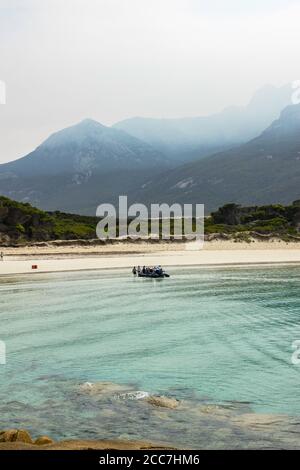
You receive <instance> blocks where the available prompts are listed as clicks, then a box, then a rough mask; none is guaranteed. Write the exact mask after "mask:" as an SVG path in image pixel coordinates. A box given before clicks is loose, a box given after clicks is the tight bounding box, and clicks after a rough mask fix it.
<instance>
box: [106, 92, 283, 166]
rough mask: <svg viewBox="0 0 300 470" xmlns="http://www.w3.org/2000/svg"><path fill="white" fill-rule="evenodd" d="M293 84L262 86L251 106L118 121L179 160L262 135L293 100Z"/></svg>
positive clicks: (171, 157)
mask: <svg viewBox="0 0 300 470" xmlns="http://www.w3.org/2000/svg"><path fill="white" fill-rule="evenodd" d="M291 93H292V92H291V85H285V86H283V87H280V88H276V87H274V86H272V85H266V86H264V87H262V88H261V89H259V90H258V91H257V92H256V93H255V94H254V96H253V97H252V99H251V100H250V102H249V104H248V105H247V106H232V107H229V108H226V109H224V110H223V111H221V112H220V113H217V114H213V115H211V116H202V117H190V118H184V119H148V118H140V117H136V118H131V119H127V120H124V121H121V122H118V123H117V124H115V125H114V127H115V128H117V129H122V130H123V131H125V132H127V133H128V134H130V135H132V136H134V137H136V138H138V139H141V140H143V141H144V142H147V143H148V144H149V145H151V146H152V147H153V148H155V149H156V150H158V151H159V152H161V153H163V154H164V155H165V156H166V157H168V158H169V159H171V160H172V161H173V162H174V163H175V164H180V163H186V162H188V161H192V160H198V159H199V158H202V157H205V156H208V155H211V154H213V153H216V152H219V151H222V150H225V149H228V148H231V147H234V146H235V145H239V144H241V143H245V142H247V141H249V140H251V139H253V138H254V137H256V136H258V135H259V134H260V133H261V132H263V131H264V130H265V129H266V127H268V126H269V125H270V124H271V123H272V121H274V120H275V119H277V118H278V117H279V114H280V112H281V111H282V110H283V109H284V108H285V107H286V106H288V105H289V104H290V103H291Z"/></svg>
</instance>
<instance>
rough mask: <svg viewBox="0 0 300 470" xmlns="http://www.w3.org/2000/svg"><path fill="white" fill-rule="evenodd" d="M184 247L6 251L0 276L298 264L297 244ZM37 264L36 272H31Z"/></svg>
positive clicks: (22, 249) (299, 259) (125, 246)
mask: <svg viewBox="0 0 300 470" xmlns="http://www.w3.org/2000/svg"><path fill="white" fill-rule="evenodd" d="M184 247H185V245H181V244H176V245H172V244H168V245H160V246H155V245H147V244H145V243H144V244H142V245H135V244H130V245H127V244H124V243H123V244H120V245H119V244H118V245H114V246H109V247H108V246H106V247H91V248H84V247H51V248H47V247H43V248H36V247H32V248H18V249H6V250H5V251H4V250H3V251H4V254H5V256H4V261H3V262H1V261H0V275H9V274H23V273H45V272H55V271H76V270H90V269H108V268H131V267H132V266H138V265H140V266H143V265H150V266H152V265H157V264H161V265H162V266H164V267H172V266H222V265H228V266H230V265H251V264H252V265H259V264H294V263H299V264H300V244H297V243H289V244H287V243H285V242H279V241H274V242H256V243H251V244H247V243H233V242H226V241H225V242H209V243H206V244H205V247H204V249H203V250H198V251H189V250H185V249H184ZM32 265H37V266H38V269H37V270H32Z"/></svg>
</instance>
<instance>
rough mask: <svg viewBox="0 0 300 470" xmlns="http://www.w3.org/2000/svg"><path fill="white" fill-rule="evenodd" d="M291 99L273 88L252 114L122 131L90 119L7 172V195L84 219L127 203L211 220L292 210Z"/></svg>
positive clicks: (298, 110) (1, 189)
mask: <svg viewBox="0 0 300 470" xmlns="http://www.w3.org/2000/svg"><path fill="white" fill-rule="evenodd" d="M290 95H291V88H290V87H288V86H286V87H282V88H278V89H277V88H275V87H270V86H267V87H264V88H263V89H261V90H259V91H258V92H257V93H256V94H255V96H254V97H253V99H252V100H251V102H250V103H249V105H248V106H246V107H244V108H237V107H236V108H229V109H226V110H224V111H223V112H221V113H219V114H215V115H213V116H208V117H199V118H186V119H175V120H174V119H172V120H155V119H153V120H149V119H142V118H135V119H131V120H127V121H123V122H120V123H117V124H116V125H114V126H113V127H106V126H103V125H102V124H100V123H98V122H96V121H94V120H91V119H86V120H84V121H82V122H80V123H79V124H76V125H74V126H71V127H69V128H67V129H63V130H61V131H59V132H56V133H55V134H53V135H51V136H50V137H49V138H48V139H47V140H46V141H45V142H43V143H42V144H41V145H40V146H39V147H37V148H36V149H35V150H34V151H33V152H31V153H30V154H28V155H26V156H25V157H23V158H20V159H18V160H15V161H13V162H9V163H5V164H2V165H0V194H2V195H5V196H7V197H10V198H12V199H15V200H18V201H22V202H30V203H32V204H34V205H36V206H38V207H40V208H42V209H45V210H50V211H51V210H52V211H53V210H62V211H68V212H75V213H81V214H95V211H96V207H97V206H98V204H100V203H103V202H109V203H114V204H115V203H117V200H118V196H119V195H122V194H126V195H128V197H129V201H130V202H144V203H147V204H150V203H151V202H180V203H183V202H193V203H195V202H197V203H204V204H205V206H206V211H211V210H214V209H216V208H217V207H219V206H221V205H223V204H224V203H227V202H237V203H242V204H264V203H272V202H282V203H286V204H288V203H290V202H291V201H293V200H295V199H298V198H300V193H299V190H298V187H299V182H300V138H299V136H300V132H299V131H300V107H299V106H300V105H294V106H287V104H288V103H289V102H290ZM282 110H283V111H282ZM281 111H282V112H281ZM280 112H281V114H280ZM196 157H197V158H196Z"/></svg>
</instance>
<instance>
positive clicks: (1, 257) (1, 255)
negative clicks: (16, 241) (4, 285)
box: [0, 251, 4, 261]
mask: <svg viewBox="0 0 300 470" xmlns="http://www.w3.org/2000/svg"><path fill="white" fill-rule="evenodd" d="M0 259H1V261H4V256H3V251H1V253H0Z"/></svg>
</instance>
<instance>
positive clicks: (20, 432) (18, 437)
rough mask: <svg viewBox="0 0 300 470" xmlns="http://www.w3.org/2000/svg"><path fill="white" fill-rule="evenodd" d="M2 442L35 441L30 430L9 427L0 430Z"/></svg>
mask: <svg viewBox="0 0 300 470" xmlns="http://www.w3.org/2000/svg"><path fill="white" fill-rule="evenodd" d="M0 442H25V443H27V444H32V443H33V441H32V439H31V436H30V434H29V432H28V431H26V430H25V429H9V430H7V431H0Z"/></svg>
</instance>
